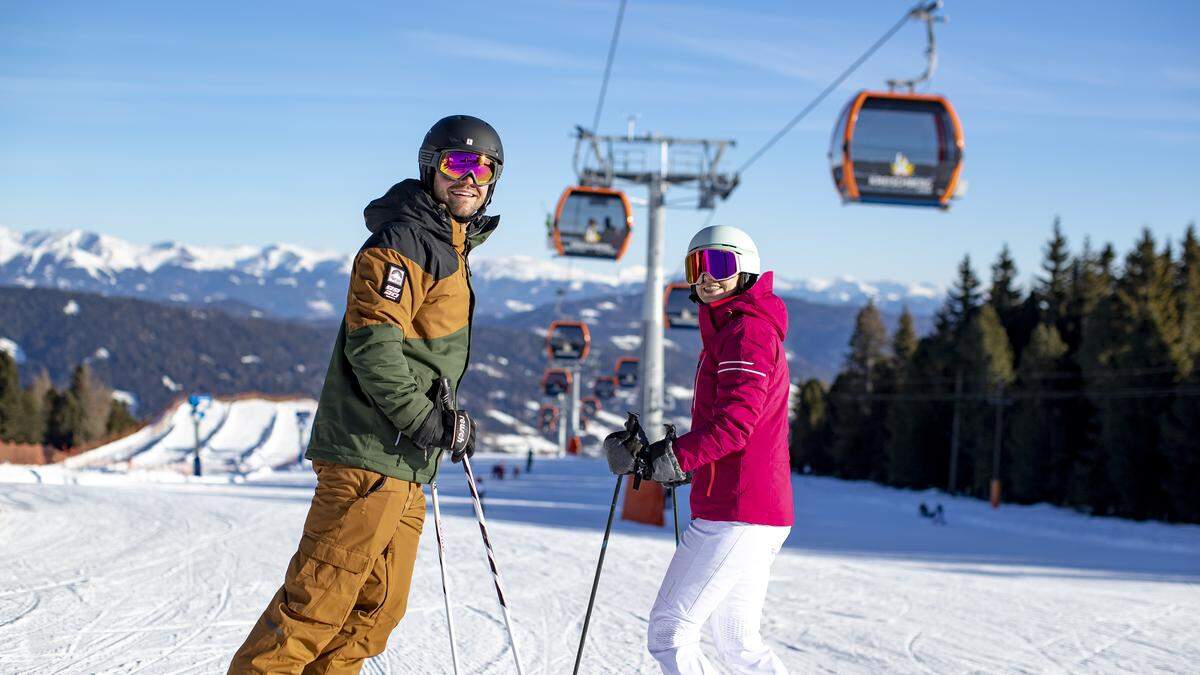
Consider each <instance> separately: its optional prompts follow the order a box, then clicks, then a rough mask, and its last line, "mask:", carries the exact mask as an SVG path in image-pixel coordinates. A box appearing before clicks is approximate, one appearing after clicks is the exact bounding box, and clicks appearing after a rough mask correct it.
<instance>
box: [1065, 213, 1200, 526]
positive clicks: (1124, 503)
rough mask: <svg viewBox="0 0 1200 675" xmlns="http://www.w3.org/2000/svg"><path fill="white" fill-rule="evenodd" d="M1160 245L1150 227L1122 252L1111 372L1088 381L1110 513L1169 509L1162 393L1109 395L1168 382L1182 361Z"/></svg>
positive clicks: (1168, 266)
mask: <svg viewBox="0 0 1200 675" xmlns="http://www.w3.org/2000/svg"><path fill="white" fill-rule="evenodd" d="M1174 281H1175V280H1174V274H1173V265H1172V263H1171V259H1170V253H1169V249H1168V251H1166V252H1164V253H1162V254H1159V253H1158V251H1156V250H1155V242H1154V238H1153V236H1152V235H1151V234H1150V231H1149V230H1148V229H1147V230H1144V231H1143V233H1142V237H1141V239H1140V240H1138V242H1137V246H1136V248H1135V249H1134V250H1133V251H1132V252H1130V253H1129V255H1128V256H1126V259H1125V269H1124V273H1123V274H1122V276H1121V279H1120V280H1118V282H1117V286H1116V294H1115V305H1114V306H1115V310H1116V320H1117V324H1118V325H1119V326H1120V329H1119V330H1120V332H1119V333H1118V337H1120V338H1123V340H1122V341H1121V342H1120V343H1118V344H1117V345H1115V348H1114V349H1113V350H1111V353H1110V356H1109V363H1110V364H1111V367H1112V368H1113V369H1114V370H1113V371H1112V372H1109V373H1104V372H1103V371H1101V372H1099V373H1096V374H1095V375H1093V376H1092V377H1090V378H1089V382H1088V387H1089V390H1090V392H1091V395H1092V397H1093V398H1094V399H1096V400H1097V402H1098V405H1097V408H1098V410H1099V415H1098V419H1099V436H1098V439H1099V445H1100V447H1101V450H1102V451H1103V452H1104V453H1105V455H1106V461H1107V469H1108V473H1109V477H1110V480H1111V481H1112V484H1113V486H1114V487H1115V489H1116V493H1117V503H1116V507H1117V512H1118V513H1119V514H1121V515H1125V516H1130V517H1134V518H1160V517H1163V516H1164V515H1165V514H1166V513H1168V511H1169V508H1170V506H1169V500H1168V498H1167V494H1166V491H1165V489H1164V488H1163V484H1162V480H1161V477H1162V476H1165V475H1166V472H1167V471H1168V467H1167V466H1166V462H1165V458H1164V457H1163V453H1162V447H1161V444H1160V442H1159V437H1160V433H1161V421H1162V417H1163V416H1164V415H1165V413H1166V412H1167V409H1168V408H1169V407H1170V405H1171V400H1170V399H1169V398H1166V397H1161V396H1160V397H1146V396H1138V397H1131V398H1128V399H1114V398H1111V395H1112V394H1111V392H1113V391H1117V392H1120V391H1137V390H1147V389H1150V390H1163V389H1169V388H1170V387H1172V386H1173V385H1174V384H1175V383H1176V382H1178V381H1180V379H1182V375H1183V367H1184V365H1185V363H1186V361H1187V359H1186V356H1185V352H1184V348H1183V340H1182V336H1181V333H1180V327H1179V307H1178V304H1177V302H1176V298H1175V296H1174V293H1173V289H1174Z"/></svg>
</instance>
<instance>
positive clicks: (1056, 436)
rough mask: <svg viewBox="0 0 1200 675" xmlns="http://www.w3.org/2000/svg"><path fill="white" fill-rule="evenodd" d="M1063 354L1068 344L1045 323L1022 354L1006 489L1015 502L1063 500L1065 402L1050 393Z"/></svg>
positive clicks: (1055, 384) (1067, 463)
mask: <svg viewBox="0 0 1200 675" xmlns="http://www.w3.org/2000/svg"><path fill="white" fill-rule="evenodd" d="M1066 354H1067V344H1066V343H1065V342H1063V340H1062V338H1061V337H1059V335H1058V329H1057V328H1055V327H1054V326H1051V325H1050V324H1048V323H1043V324H1041V325H1039V326H1038V327H1037V329H1036V330H1034V332H1033V337H1032V338H1031V339H1030V341H1029V345H1028V346H1027V347H1026V348H1025V353H1024V354H1023V355H1022V356H1021V365H1020V367H1019V368H1018V369H1017V381H1016V385H1015V387H1014V391H1013V393H1014V396H1015V398H1016V404H1015V405H1014V406H1013V411H1012V416H1011V422H1010V427H1009V433H1008V436H1007V441H1008V448H1009V457H1010V458H1011V459H1010V464H1009V466H1010V467H1011V471H1009V472H1008V475H1009V476H1011V481H1009V488H1008V490H1007V492H1008V494H1009V495H1010V496H1011V497H1012V499H1013V500H1014V501H1018V502H1023V503H1032V502H1039V501H1049V502H1054V503H1062V502H1063V501H1065V498H1066V490H1067V478H1068V472H1069V470H1070V457H1069V454H1068V452H1069V448H1068V438H1067V428H1066V425H1065V420H1064V417H1065V411H1064V407H1063V404H1064V400H1063V399H1062V398H1059V397H1055V396H1053V394H1055V393H1057V392H1058V391H1061V390H1062V385H1063V384H1064V383H1063V381H1062V380H1061V379H1059V378H1056V377H1054V375H1055V374H1057V373H1058V372H1059V371H1060V368H1061V366H1062V362H1063V360H1064V359H1065V357H1066ZM1068 384H1073V383H1068Z"/></svg>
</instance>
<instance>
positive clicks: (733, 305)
mask: <svg viewBox="0 0 1200 675" xmlns="http://www.w3.org/2000/svg"><path fill="white" fill-rule="evenodd" d="M735 314H743V315H747V316H756V317H759V318H760V319H764V320H766V321H767V322H768V323H769V324H771V326H772V327H773V328H774V329H775V332H776V333H778V334H779V339H780V340H783V339H784V338H786V337H787V327H788V313H787V305H786V304H784V302H783V300H782V299H781V298H780V297H779V296H778V295H775V273H774V272H764V273H763V274H762V276H760V277H759V278H758V281H756V282H754V285H753V286H751V287H750V288H747V289H746V290H745V291H743V292H741V293H739V294H738V295H735V296H733V297H732V298H729V299H728V300H725V301H723V302H718V303H717V304H716V305H701V306H700V318H701V326H704V325H705V324H708V325H712V326H713V328H715V329H718V330H719V329H720V328H722V327H723V326H724V325H725V324H726V323H728V321H729V319H730V318H732V317H733V316H734V315H735Z"/></svg>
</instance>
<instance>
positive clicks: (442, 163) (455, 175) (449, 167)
mask: <svg viewBox="0 0 1200 675" xmlns="http://www.w3.org/2000/svg"><path fill="white" fill-rule="evenodd" d="M437 167H438V171H440V172H441V174H442V175H443V176H445V177H447V178H449V179H451V180H462V179H463V178H465V177H466V176H467V174H471V175H472V176H474V178H475V184H476V185H491V184H492V183H495V182H496V179H497V178H499V177H500V172H499V171H497V170H496V163H495V161H494V160H492V158H491V157H488V156H487V155H481V154H479V153H478V152H466V151H464V150H443V151H442V153H441V155H439V156H438V164H437Z"/></svg>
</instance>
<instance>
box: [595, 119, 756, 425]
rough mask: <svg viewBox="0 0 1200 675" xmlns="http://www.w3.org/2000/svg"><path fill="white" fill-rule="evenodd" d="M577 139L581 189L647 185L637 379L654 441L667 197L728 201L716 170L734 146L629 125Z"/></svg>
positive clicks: (707, 203)
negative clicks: (679, 190) (692, 190)
mask: <svg viewBox="0 0 1200 675" xmlns="http://www.w3.org/2000/svg"><path fill="white" fill-rule="evenodd" d="M576 138H577V143H576V150H575V173H576V174H578V175H579V180H580V182H581V183H582V184H583V185H589V186H604V187H611V186H612V185H613V183H614V182H615V181H623V182H626V183H632V184H635V185H645V186H646V187H647V189H648V191H649V194H650V199H649V203H648V204H647V213H646V225H647V228H646V229H647V232H646V287H645V290H644V293H643V298H642V354H641V363H640V365H639V373H638V378H639V380H640V382H639V384H640V385H641V408H642V416H641V417H642V424H643V425H644V427H645V429H646V430H647V433H649V434H651V435H656V434H658V433H660V432H661V430H662V422H663V389H664V387H663V290H664V289H665V288H666V283H665V282H664V280H663V242H664V240H665V238H666V236H665V228H666V203H665V195H666V193H667V189H668V188H669V187H670V186H671V185H685V184H690V183H695V184H696V185H697V189H698V190H699V193H700V196H699V201H698V203H697V206H696V208H699V209H713V208H715V207H716V198H717V197H720V198H721V199H727V198H728V197H729V195H730V193H732V192H733V190H734V188H735V187H737V184H738V176H737V175H736V174H722V173H719V172H718V170H717V167H718V165H719V164H720V162H721V158H722V157H723V156H724V154H725V150H726V149H728V148H730V147H732V146H734V145H736V142H735V141H732V140H724V139H699V138H673V137H670V136H660V135H658V134H642V135H635V134H634V129H633V121H632V120H630V122H629V126H628V128H627V131H626V133H625V135H623V136H604V135H598V134H595V133H593V132H592V131H589V130H587V129H584V128H582V127H576ZM581 149H582V150H583V151H582V152H581ZM647 149H649V151H650V153H651V155H652V156H651V157H650V158H649V161H646V159H647V158H646V157H645V155H646V151H647Z"/></svg>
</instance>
